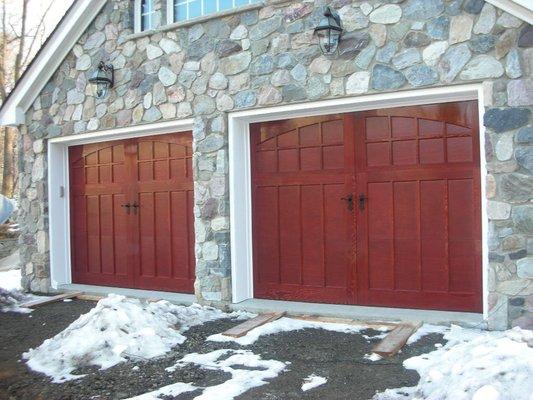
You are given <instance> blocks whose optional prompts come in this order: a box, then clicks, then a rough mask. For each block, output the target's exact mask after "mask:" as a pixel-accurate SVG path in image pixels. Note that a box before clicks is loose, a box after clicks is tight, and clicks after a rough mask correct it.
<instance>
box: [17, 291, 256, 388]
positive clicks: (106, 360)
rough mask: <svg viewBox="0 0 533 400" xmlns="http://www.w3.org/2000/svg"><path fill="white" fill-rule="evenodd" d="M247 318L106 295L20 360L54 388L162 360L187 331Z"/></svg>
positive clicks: (244, 315) (200, 307)
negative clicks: (87, 375) (92, 370)
mask: <svg viewBox="0 0 533 400" xmlns="http://www.w3.org/2000/svg"><path fill="white" fill-rule="evenodd" d="M249 316H250V314H247V313H242V312H240V313H231V314H226V313H224V312H222V311H220V310H217V309H215V308H211V307H202V306H200V305H197V304H193V305H191V306H189V307H185V306H178V305H174V304H171V303H169V302H167V301H159V302H156V303H148V302H144V301H140V300H137V299H131V298H126V297H124V296H119V295H113V294H110V295H109V296H108V297H106V298H104V299H102V300H100V301H99V302H98V304H97V305H96V307H95V308H93V309H92V310H91V311H89V312H88V313H87V314H84V315H81V316H80V317H79V318H78V319H77V320H76V321H74V322H73V323H72V324H70V325H69V326H68V327H67V328H66V329H65V330H64V331H62V332H60V333H58V334H57V335H56V336H54V337H53V338H51V339H47V340H45V341H44V342H43V343H42V344H41V345H40V346H39V347H37V348H36V349H30V350H29V351H28V352H26V353H24V354H23V358H24V359H26V360H27V364H28V366H29V367H30V368H31V369H32V370H34V371H37V372H42V373H44V374H46V375H48V376H50V377H51V378H52V380H53V381H54V382H56V383H60V382H64V381H66V380H70V379H76V378H80V377H81V376H83V375H73V374H72V372H73V371H74V370H76V369H77V368H79V367H83V366H89V365H95V366H98V367H100V368H101V369H106V368H109V367H112V366H113V365H116V364H118V363H120V362H123V361H125V360H126V358H131V359H150V358H154V357H158V356H162V355H164V354H165V353H167V352H168V351H169V350H170V349H171V348H173V347H174V346H176V345H179V344H181V343H183V342H184V341H185V339H186V338H185V336H183V335H182V333H184V332H185V331H186V330H187V329H189V328H190V327H192V326H195V325H200V324H203V323H204V322H207V321H213V320H216V319H221V318H239V319H241V318H245V317H249Z"/></svg>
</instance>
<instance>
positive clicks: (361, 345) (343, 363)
mask: <svg viewBox="0 0 533 400" xmlns="http://www.w3.org/2000/svg"><path fill="white" fill-rule="evenodd" d="M94 304H95V303H93V302H88V301H80V300H76V301H72V302H59V303H53V304H49V305H45V306H41V307H39V308H37V309H36V310H35V311H33V313H31V314H29V315H28V314H15V313H0V399H1V400H4V399H10V400H12V399H16V400H26V399H28V400H30V399H31V400H57V399H62V400H63V399H65V400H66V399H76V400H78V399H80V400H82V399H83V400H85V399H93V400H104V399H105V400H107V399H124V398H128V397H131V396H135V395H139V394H142V393H146V392H148V391H151V390H155V389H158V388H160V387H162V386H165V385H169V384H172V383H175V382H190V383H193V384H194V385H196V386H212V385H216V384H219V383H222V382H224V381H225V380H227V379H228V378H229V374H228V375H227V376H226V374H224V373H222V372H217V371H208V370H202V369H200V368H198V367H195V366H187V367H184V368H178V369H177V370H176V371H175V372H173V373H169V372H167V371H165V368H166V367H169V366H171V365H173V364H174V362H175V361H177V360H179V359H181V358H182V357H183V356H184V355H186V354H188V353H193V352H198V353H207V352H210V351H213V350H216V349H222V348H234V349H238V348H241V346H239V345H237V344H235V343H231V342H229V343H214V342H206V341H205V338H206V337H207V336H209V335H211V334H214V333H220V332H222V331H224V330H225V329H227V328H229V327H231V326H233V325H236V324H237V323H238V322H235V321H229V320H219V321H214V322H209V323H206V324H204V325H202V326H197V327H194V328H191V329H190V330H189V331H188V332H187V333H186V334H185V335H186V336H187V341H186V342H185V343H184V344H183V345H181V346H178V347H177V348H176V349H175V350H173V351H172V352H170V353H169V354H167V355H166V356H165V357H162V358H159V359H156V360H151V361H145V362H141V361H136V362H134V361H129V362H127V363H122V364H119V365H117V366H115V367H112V368H109V369H107V370H105V371H98V372H97V370H96V368H95V369H86V370H79V371H77V372H78V373H88V375H87V376H86V377H85V378H82V379H78V380H74V381H69V382H66V383H63V384H54V383H51V382H50V379H49V378H47V377H46V376H43V375H39V374H36V373H32V372H31V371H30V370H29V369H28V368H27V367H26V365H25V363H24V362H22V361H20V359H21V355H22V353H23V352H24V351H26V350H28V349H29V348H30V347H36V346H38V345H40V344H41V343H42V342H43V341H44V340H45V339H47V338H50V337H52V336H54V335H55V334H57V333H59V332H60V331H62V330H63V329H64V328H65V327H66V326H68V325H69V324H70V323H71V322H72V321H74V320H75V319H76V318H78V316H79V315H80V314H83V313H86V312H87V311H89V310H90V309H91V308H92V307H93V306H94ZM30 315H31V317H30ZM362 333H363V334H370V335H375V334H377V333H378V332H375V331H371V330H369V331H364V332H362ZM435 343H444V341H443V339H442V336H441V335H438V334H433V335H428V336H425V337H423V338H422V339H421V340H419V341H418V342H416V343H415V344H413V345H410V346H406V347H405V348H404V349H403V351H402V352H401V354H399V355H397V356H395V357H392V358H389V359H383V360H380V361H377V362H371V361H368V360H365V359H364V358H363V356H364V355H365V354H367V353H370V349H371V347H372V346H373V344H374V342H368V341H367V340H366V339H365V338H364V337H363V336H362V335H361V334H344V333H337V332H330V331H325V330H321V329H306V330H301V331H292V332H285V333H279V334H276V335H270V336H262V337H261V338H260V339H259V340H258V341H257V342H255V343H254V344H253V345H251V346H246V347H242V348H246V349H249V350H252V351H253V352H254V353H256V354H260V355H261V356H262V357H263V359H274V360H279V361H285V362H287V361H288V362H290V363H291V364H290V365H289V366H288V368H287V369H286V370H285V371H284V372H282V373H281V374H280V375H279V376H278V377H277V378H275V379H273V380H272V381H271V382H270V383H269V384H267V385H264V386H261V387H258V388H255V389H252V390H250V391H248V392H246V393H244V394H242V395H241V396H239V397H238V398H237V399H239V400H245V399H246V400H252V399H253V400H257V399H269V400H274V399H279V400H282V399H283V400H288V399H321V400H323V399H350V400H359V399H365V400H366V399H371V398H372V396H373V395H374V393H375V392H376V391H382V390H384V389H386V388H395V387H400V386H414V385H416V383H417V382H418V378H419V377H418V374H417V373H416V372H414V371H409V370H405V369H404V368H403V367H402V361H403V360H404V359H406V358H408V357H412V356H414V355H418V354H422V353H426V352H429V351H432V350H434V349H435V347H434V345H435ZM135 365H138V366H139V367H140V368H139V370H137V371H134V370H132V368H133V367H134V366H135ZM310 374H316V375H319V376H324V377H326V378H327V379H328V382H327V383H326V384H325V385H322V386H319V387H318V388H315V389H312V390H310V391H307V392H302V391H301V389H300V388H301V385H302V381H303V379H304V378H305V377H307V376H308V375H310ZM198 394H199V392H192V393H185V394H183V395H181V396H178V397H176V398H175V399H178V400H189V399H193V398H194V397H195V396H196V395H198ZM171 398H172V397H171ZM213 400H224V399H213Z"/></svg>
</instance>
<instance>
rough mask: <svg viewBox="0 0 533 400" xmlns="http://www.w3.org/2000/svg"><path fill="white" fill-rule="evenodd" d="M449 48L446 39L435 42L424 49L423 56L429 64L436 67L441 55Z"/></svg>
mask: <svg viewBox="0 0 533 400" xmlns="http://www.w3.org/2000/svg"><path fill="white" fill-rule="evenodd" d="M447 48H448V42H447V41H445V40H442V41H440V42H434V43H432V44H430V45H429V46H428V47H426V48H425V49H424V51H422V58H423V59H424V62H425V63H426V64H427V65H429V66H431V67H434V66H435V65H437V64H438V62H439V60H440V57H441V56H442V55H443V54H444V52H445V51H446V49H447Z"/></svg>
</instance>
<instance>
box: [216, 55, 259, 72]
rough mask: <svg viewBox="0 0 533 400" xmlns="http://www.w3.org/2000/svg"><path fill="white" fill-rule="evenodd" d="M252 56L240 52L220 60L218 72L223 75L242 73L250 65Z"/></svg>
mask: <svg viewBox="0 0 533 400" xmlns="http://www.w3.org/2000/svg"><path fill="white" fill-rule="evenodd" d="M251 60H252V55H251V54H250V52H248V51H246V52H242V53H239V54H234V55H232V56H229V57H226V58H223V59H221V60H220V71H221V72H222V73H223V74H224V75H235V74H238V73H239V72H242V71H244V70H245V69H246V68H248V66H249V65H250V61H251Z"/></svg>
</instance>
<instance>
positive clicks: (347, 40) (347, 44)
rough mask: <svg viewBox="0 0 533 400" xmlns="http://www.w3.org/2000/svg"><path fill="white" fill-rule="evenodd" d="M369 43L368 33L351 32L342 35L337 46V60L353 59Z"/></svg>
mask: <svg viewBox="0 0 533 400" xmlns="http://www.w3.org/2000/svg"><path fill="white" fill-rule="evenodd" d="M369 43H370V35H369V34H368V32H351V33H348V34H346V35H343V37H342V40H341V42H340V44H339V58H341V59H344V60H352V59H354V58H355V57H356V56H357V55H358V54H359V53H360V52H361V50H363V49H364V48H365V47H366V46H368V44H369Z"/></svg>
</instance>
